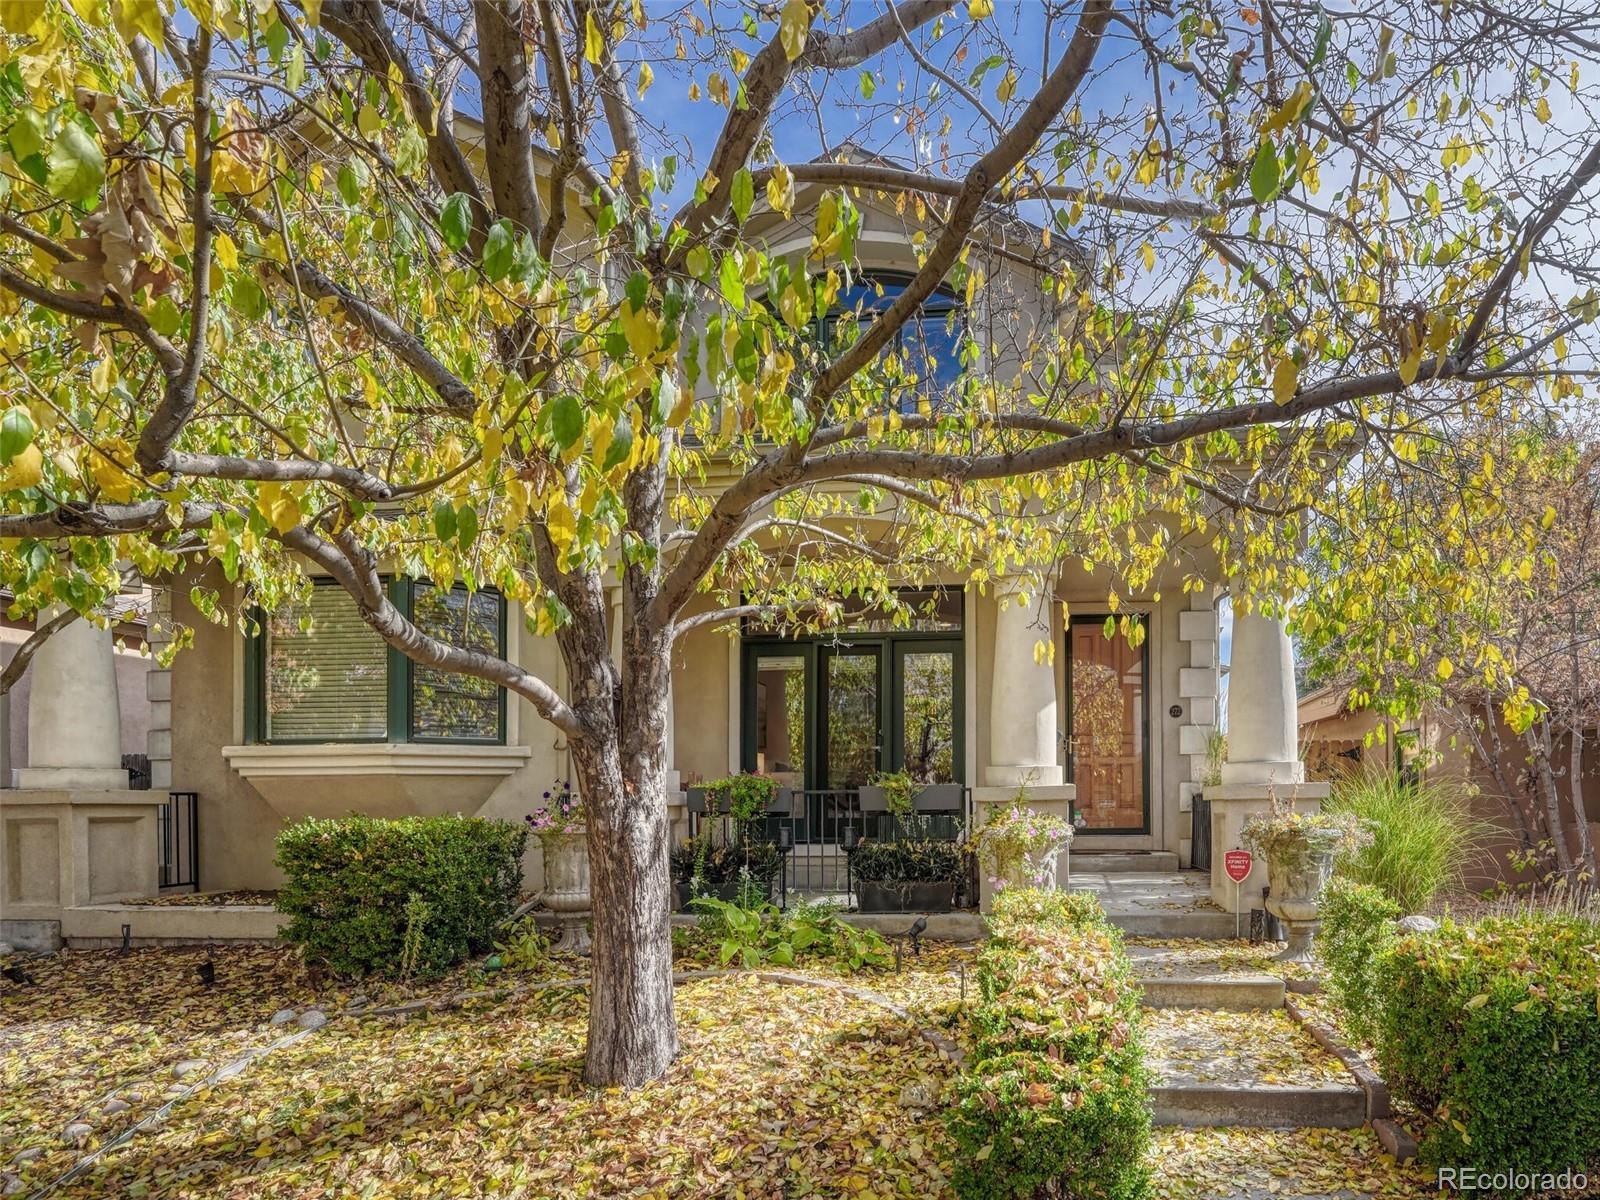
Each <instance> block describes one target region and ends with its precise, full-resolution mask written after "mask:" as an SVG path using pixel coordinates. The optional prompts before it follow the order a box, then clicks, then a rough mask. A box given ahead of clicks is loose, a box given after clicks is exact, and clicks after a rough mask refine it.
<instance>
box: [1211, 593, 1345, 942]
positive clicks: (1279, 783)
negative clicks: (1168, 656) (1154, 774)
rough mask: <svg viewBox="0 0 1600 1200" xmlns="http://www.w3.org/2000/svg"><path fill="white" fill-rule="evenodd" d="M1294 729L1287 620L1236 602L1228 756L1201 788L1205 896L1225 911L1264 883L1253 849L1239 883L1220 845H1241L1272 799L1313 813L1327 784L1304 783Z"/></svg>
mask: <svg viewBox="0 0 1600 1200" xmlns="http://www.w3.org/2000/svg"><path fill="white" fill-rule="evenodd" d="M1299 732H1300V730H1299V705H1298V699H1297V697H1296V694H1295V683H1294V647H1293V646H1292V645H1291V643H1290V641H1289V630H1288V626H1287V625H1286V623H1285V622H1284V621H1283V620H1282V619H1281V618H1278V617H1269V616H1265V615H1263V614H1262V613H1260V612H1259V611H1254V610H1252V611H1251V612H1243V611H1241V610H1240V609H1239V608H1237V607H1236V608H1235V609H1234V614H1233V655H1232V659H1231V662H1230V666H1229V670H1228V757H1227V761H1226V762H1224V763H1223V764H1222V784H1221V786H1219V787H1215V788H1210V787H1208V788H1206V790H1205V791H1206V797H1207V798H1208V799H1209V800H1210V801H1211V899H1212V900H1213V901H1215V902H1216V903H1217V904H1219V905H1221V906H1222V907H1223V908H1225V909H1227V910H1228V911H1230V912H1246V911H1248V910H1250V909H1252V908H1260V907H1261V906H1262V899H1261V889H1262V888H1263V887H1264V886H1267V885H1268V884H1269V883H1270V880H1269V879H1268V877H1267V865H1266V863H1265V862H1263V861H1262V860H1261V858H1260V856H1259V855H1257V857H1256V860H1255V863H1254V864H1253V866H1252V867H1251V870H1250V874H1249V875H1248V876H1246V878H1245V880H1244V882H1243V883H1241V884H1237V885H1236V884H1235V883H1234V882H1233V881H1232V880H1231V879H1229V878H1228V876H1227V873H1226V872H1225V870H1224V869H1223V863H1224V860H1225V857H1226V854H1227V852H1228V851H1229V850H1239V849H1243V848H1244V842H1243V830H1244V823H1245V821H1247V820H1248V819H1249V818H1250V816H1251V815H1252V814H1254V813H1258V812H1265V811H1267V810H1268V809H1269V808H1271V806H1272V802H1273V800H1274V799H1277V801H1278V802H1279V803H1280V804H1290V805H1293V806H1294V807H1295V808H1296V809H1301V810H1305V811H1310V812H1314V811H1316V810H1317V809H1318V808H1320V807H1321V805H1322V801H1323V800H1324V799H1326V798H1327V795H1328V791H1329V788H1328V785H1327V784H1325V783H1307V782H1306V768H1305V764H1304V763H1302V762H1301V761H1300V749H1299Z"/></svg>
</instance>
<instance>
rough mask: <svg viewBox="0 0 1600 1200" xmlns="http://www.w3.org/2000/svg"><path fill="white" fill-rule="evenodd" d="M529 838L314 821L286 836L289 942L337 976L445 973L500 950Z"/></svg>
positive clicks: (459, 821)
mask: <svg viewBox="0 0 1600 1200" xmlns="http://www.w3.org/2000/svg"><path fill="white" fill-rule="evenodd" d="M527 838H528V830H527V827H526V825H525V824H524V823H521V822H516V823H513V822H509V821H490V820H485V819H482V818H478V817H448V816H441V817H403V818H400V819H398V820H383V819H378V818H373V817H343V818H340V819H338V820H317V819H314V818H308V819H307V820H304V821H301V822H299V823H297V824H295V825H291V826H289V827H288V828H287V829H285V830H284V831H283V832H282V833H280V834H279V835H278V858H277V862H278V866H279V867H280V868H282V870H283V872H284V875H285V882H284V885H283V889H282V890H281V891H280V892H279V893H278V896H277V906H278V911H279V912H283V913H287V914H288V915H289V923H288V925H286V926H285V927H284V929H283V931H282V936H283V937H284V938H285V939H286V940H288V941H290V942H293V943H295V944H296V945H297V946H299V947H300V948H301V951H302V953H304V955H305V957H306V960H307V961H308V962H310V963H314V964H317V965H320V966H325V967H327V968H328V969H329V970H331V971H334V972H335V973H337V974H342V975H368V974H374V973H376V974H383V975H395V976H409V975H423V976H426V975H436V974H439V973H441V972H443V971H445V970H447V969H449V968H450V967H452V966H454V965H455V964H456V963H459V962H461V961H462V960H463V959H465V958H467V957H468V956H469V955H473V954H483V953H485V952H487V951H488V950H489V949H490V947H492V946H493V945H494V940H495V937H496V935H497V933H498V932H499V928H500V925H501V924H502V923H503V922H504V921H505V920H506V919H507V918H508V917H510V916H511V914H512V911H513V910H514V909H515V908H516V904H517V897H518V894H519V893H520V891H521V888H522V851H523V848H524V846H525V844H526V842H527Z"/></svg>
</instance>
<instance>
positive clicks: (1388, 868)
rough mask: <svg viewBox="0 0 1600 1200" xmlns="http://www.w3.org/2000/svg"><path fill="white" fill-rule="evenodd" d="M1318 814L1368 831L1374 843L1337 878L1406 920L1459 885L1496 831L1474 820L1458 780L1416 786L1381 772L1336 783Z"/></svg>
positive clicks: (1359, 852) (1363, 773)
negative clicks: (1390, 904)
mask: <svg viewBox="0 0 1600 1200" xmlns="http://www.w3.org/2000/svg"><path fill="white" fill-rule="evenodd" d="M1323 809H1324V811H1326V812H1330V813H1334V814H1340V815H1348V816H1350V817H1352V818H1354V819H1355V820H1357V821H1359V822H1360V823H1361V824H1362V825H1363V826H1364V827H1365V828H1367V829H1369V830H1371V831H1372V840H1371V841H1370V842H1368V843H1367V844H1366V845H1364V846H1361V847H1359V848H1358V849H1357V850H1356V852H1355V853H1353V854H1350V855H1347V856H1346V857H1345V858H1344V859H1343V860H1342V861H1341V862H1340V863H1339V864H1338V867H1337V868H1336V870H1337V871H1338V873H1339V874H1340V875H1342V876H1344V877H1345V878H1347V879H1353V880H1355V881H1356V882H1357V883H1367V884H1371V885H1372V886H1373V887H1376V888H1380V889H1382V891H1383V892H1384V893H1385V894H1386V895H1388V896H1389V898H1390V899H1392V900H1393V901H1394V902H1395V903H1396V904H1398V905H1399V906H1400V907H1401V908H1403V909H1404V910H1405V911H1406V912H1408V913H1415V912H1420V911H1421V910H1422V909H1423V908H1425V907H1426V906H1427V905H1428V903H1429V902H1430V901H1431V900H1433V898H1434V897H1435V896H1437V895H1439V893H1441V892H1443V891H1447V890H1449V889H1451V888H1453V887H1456V886H1458V885H1459V884H1460V883H1461V880H1462V878H1463V876H1464V875H1465V874H1466V873H1467V872H1468V871H1469V870H1470V869H1471V868H1472V867H1473V866H1474V865H1476V864H1478V863H1479V862H1480V861H1481V860H1482V858H1483V856H1484V845H1485V842H1486V840H1487V839H1488V838H1489V837H1490V836H1492V835H1493V834H1494V832H1495V827H1494V826H1493V825H1491V824H1490V823H1488V822H1486V821H1482V820H1479V819H1478V818H1477V817H1476V816H1474V815H1473V811H1472V804H1471V802H1470V800H1469V799H1468V797H1467V792H1466V789H1465V786H1464V785H1463V784H1462V783H1461V782H1460V781H1459V780H1454V779H1450V778H1444V779H1432V780H1427V781H1424V782H1413V781H1408V780H1406V779H1403V778H1402V777H1401V776H1400V775H1399V774H1398V773H1397V772H1395V771H1392V770H1386V769H1383V768H1380V767H1369V768H1367V769H1366V770H1365V771H1361V772H1358V773H1355V774H1352V775H1349V776H1347V777H1346V778H1344V779H1341V780H1339V781H1337V782H1336V783H1335V784H1334V786H1333V795H1332V796H1330V797H1329V798H1328V800H1327V801H1326V802H1325V803H1324V805H1323Z"/></svg>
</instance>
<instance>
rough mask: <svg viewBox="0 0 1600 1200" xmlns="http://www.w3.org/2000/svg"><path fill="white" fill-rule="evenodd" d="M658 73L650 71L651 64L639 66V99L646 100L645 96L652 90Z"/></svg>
mask: <svg viewBox="0 0 1600 1200" xmlns="http://www.w3.org/2000/svg"><path fill="white" fill-rule="evenodd" d="M655 78H656V73H655V72H654V71H652V70H651V69H650V64H649V63H640V64H639V99H641V100H643V99H644V94H645V93H646V92H648V91H649V90H650V85H651V84H652V83H654V82H655Z"/></svg>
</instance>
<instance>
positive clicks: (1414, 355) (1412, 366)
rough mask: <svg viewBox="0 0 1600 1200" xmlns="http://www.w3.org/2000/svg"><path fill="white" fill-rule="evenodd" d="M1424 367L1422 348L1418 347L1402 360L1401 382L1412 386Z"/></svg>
mask: <svg viewBox="0 0 1600 1200" xmlns="http://www.w3.org/2000/svg"><path fill="white" fill-rule="evenodd" d="M1421 367H1422V347H1421V346H1418V347H1417V348H1416V349H1415V350H1413V351H1411V353H1410V354H1407V355H1406V356H1405V357H1404V358H1402V359H1401V360H1400V382H1401V383H1404V384H1406V385H1408V386H1409V385H1410V384H1411V383H1412V381H1413V380H1415V379H1416V377H1417V371H1418V370H1420V369H1421Z"/></svg>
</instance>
